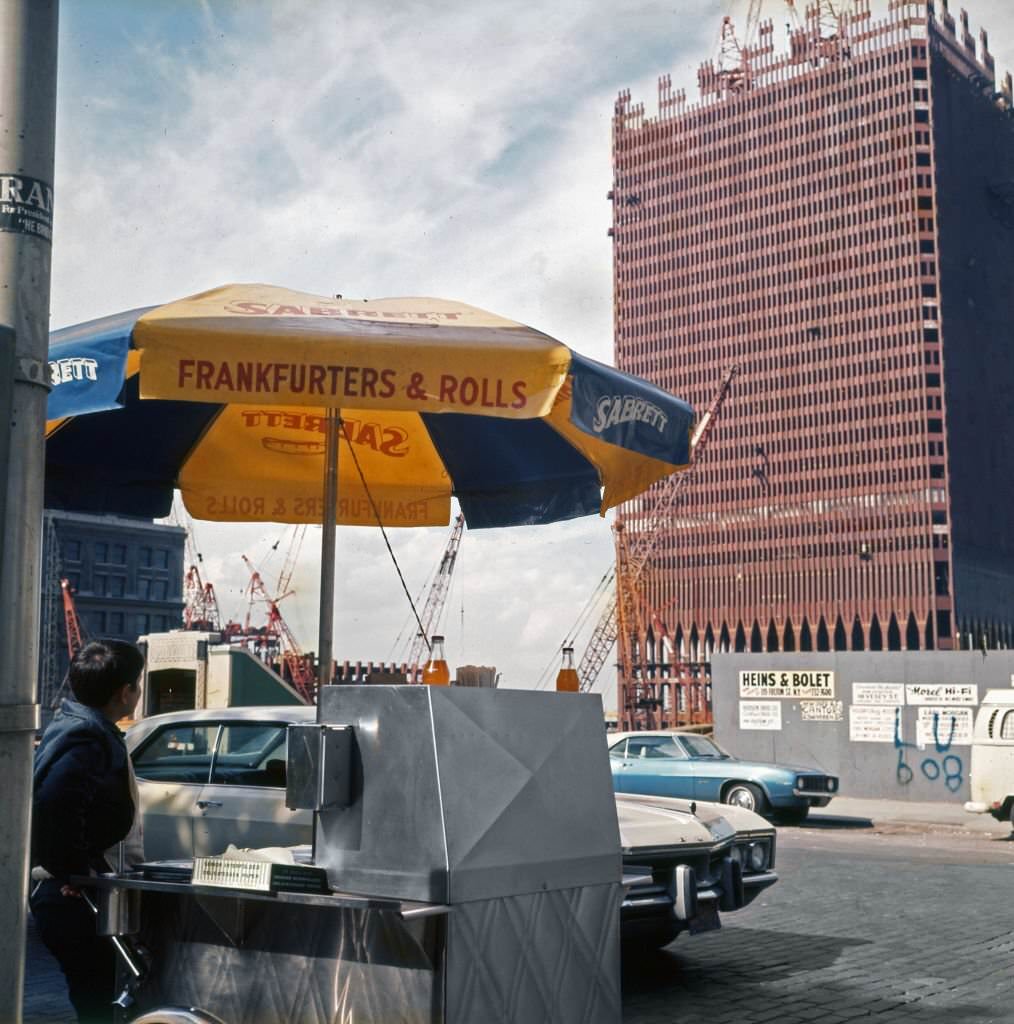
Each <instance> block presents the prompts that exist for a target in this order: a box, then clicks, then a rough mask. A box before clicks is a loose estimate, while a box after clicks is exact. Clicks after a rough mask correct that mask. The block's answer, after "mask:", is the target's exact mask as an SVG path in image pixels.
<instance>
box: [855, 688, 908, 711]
mask: <svg viewBox="0 0 1014 1024" xmlns="http://www.w3.org/2000/svg"><path fill="white" fill-rule="evenodd" d="M852 703H853V704H860V705H863V706H869V705H880V706H882V707H883V706H884V705H890V706H891V707H892V708H894V707H897V706H898V705H899V704H904V703H905V684H904V683H853V684H852Z"/></svg>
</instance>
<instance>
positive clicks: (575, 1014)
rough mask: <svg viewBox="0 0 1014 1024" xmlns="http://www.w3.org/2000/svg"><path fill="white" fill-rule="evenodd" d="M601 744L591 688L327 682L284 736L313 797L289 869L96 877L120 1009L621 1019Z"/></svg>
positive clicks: (262, 1023) (298, 798) (273, 1022)
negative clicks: (564, 690) (303, 851)
mask: <svg viewBox="0 0 1014 1024" xmlns="http://www.w3.org/2000/svg"><path fill="white" fill-rule="evenodd" d="M603 739H604V737H603V718H602V709H601V703H600V700H599V698H598V697H597V696H594V695H590V694H557V693H548V694H547V693H534V692H528V691H511V690H495V689H472V688H456V687H429V686H329V687H325V688H324V689H323V690H322V692H321V696H320V702H319V707H318V714H317V721H316V723H314V724H308V725H299V726H291V727H290V732H289V742H288V753H287V758H288V765H287V767H288V772H287V803H288V804H289V806H291V807H309V808H312V809H313V810H314V811H315V815H314V842H313V847H312V855H308V856H307V858H306V861H307V863H306V864H304V865H297V866H296V867H291V868H287V867H271V866H264V867H263V868H258V866H257V865H253V864H247V863H245V862H244V861H242V860H238V861H227V860H213V861H198V862H196V865H195V869H194V872H193V874H192V875H190V873H189V871H190V866H189V865H181V864H178V863H176V864H164V865H159V864H151V865H146V866H145V867H144V868H143V869H142V870H140V871H135V872H129V873H128V872H122V873H119V874H117V875H112V876H106V877H103V878H100V879H98V880H96V886H97V888H98V889H99V895H100V899H99V908H100V911H101V914H100V917H101V919H102V924H103V928H104V930H105V931H106V932H107V933H108V934H111V935H117V936H118V942H119V944H120V946H121V951H122V964H121V980H122V985H123V995H122V997H121V999H120V1003H121V1004H122V1006H123V1010H122V1017H121V1019H122V1020H140V1021H144V1022H148V1024H151V1022H156V1021H159V1022H165V1024H171V1022H175V1021H187V1020H189V1021H203V1020H208V1021H221V1022H224V1024H280V1022H287V1021H291V1022H300V1024H303V1022H307V1024H324V1022H327V1024H339V1022H340V1024H379V1022H383V1024H392V1022H399V1024H401V1022H404V1024H416V1022H418V1024H423V1022H441V1024H444V1022H446V1024H495V1022H502V1024H529V1022H552V1024H572V1022H573V1024H607V1022H608V1024H617V1022H618V1021H619V1020H620V984H619V967H620V949H619V910H620V903H621V900H622V882H621V879H622V861H621V851H620V840H619V830H618V827H617V819H616V805H615V800H614V796H613V788H612V783H611V779H610V772H609V766H608V761H607V756H606V747H605V743H604V742H603ZM228 886H239V887H236V888H229V887H228ZM128 965H129V966H128Z"/></svg>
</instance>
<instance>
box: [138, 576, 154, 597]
mask: <svg viewBox="0 0 1014 1024" xmlns="http://www.w3.org/2000/svg"><path fill="white" fill-rule="evenodd" d="M137 596H138V597H139V598H140V599H141V600H142V601H148V600H150V598H151V580H150V579H148V577H147V576H139V577H138V578H137Z"/></svg>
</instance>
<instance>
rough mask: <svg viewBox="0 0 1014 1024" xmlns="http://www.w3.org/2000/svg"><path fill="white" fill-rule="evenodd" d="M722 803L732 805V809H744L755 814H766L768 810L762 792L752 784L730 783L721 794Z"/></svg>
mask: <svg viewBox="0 0 1014 1024" xmlns="http://www.w3.org/2000/svg"><path fill="white" fill-rule="evenodd" d="M722 803H723V804H732V805H733V806H734V807H744V808H746V810H748V811H755V812H756V813H757V814H766V813H767V809H768V802H767V798H766V797H765V796H764V792H763V790H762V789H761V788H760V786H755V785H754V784H753V783H752V782H732V783H730V784H729V785H728V786H726V787H725V790H724V791H723V793H722Z"/></svg>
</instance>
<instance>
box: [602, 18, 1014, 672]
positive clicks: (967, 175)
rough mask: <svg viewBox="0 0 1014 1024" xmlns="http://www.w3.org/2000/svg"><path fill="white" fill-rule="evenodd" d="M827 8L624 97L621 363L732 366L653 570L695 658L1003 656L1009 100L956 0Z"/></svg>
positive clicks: (1012, 88) (1008, 633)
mask: <svg viewBox="0 0 1014 1024" xmlns="http://www.w3.org/2000/svg"><path fill="white" fill-rule="evenodd" d="M801 4H802V0H797V6H800V7H801ZM801 13H802V11H801ZM815 13H816V15H817V18H816V22H817V26H818V29H817V33H818V34H819V36H820V41H819V45H817V46H816V47H814V46H813V45H812V43H813V42H814V41H815V40H814V14H815ZM828 13H831V12H830V8H829V7H828V5H827V4H824V5H820V6H817V7H816V8H815V5H813V4H812V3H811V4H810V5H809V7H808V9H807V12H806V25H805V27H803V28H802V29H795V30H791V29H790V40H789V42H790V45H789V46H788V48H786V49H779V50H777V51H776V50H774V49H772V50H770V51H768V50H767V49H766V48H765V47H759V48H758V49H756V50H754V51H752V53H751V72H752V80H751V87H750V88H749V89H748V90H746V91H744V92H742V93H740V94H737V95H734V96H729V95H723V94H722V93H721V92H720V90H719V88H718V85H717V83H716V82H715V76H716V75H717V71H716V69H715V67H714V63H713V61H712V62H709V65H710V66H709V67H707V68H705V69H702V75H701V79H702V81H703V82H705V83H709V84H710V91H708V90H703V91H702V95H701V96H700V97H693V98H692V99H691V98H689V97H688V96H687V95H686V93H685V92H684V91H681V90H676V89H674V88H673V87H672V84H671V81H670V79H669V78H668V76H663V77H662V78H661V79H660V81H659V90H658V97H659V104H658V111H657V114H655V113H654V112H651V113H649V112H646V110H645V106H644V104H642V103H639V102H636V101H634V100H632V99H631V96H630V94H629V92H622V93H621V94H620V96H619V98H618V101H617V103H616V107H615V116H614V122H613V181H612V187H611V189H610V191H609V193H608V197H609V198H610V199H611V200H612V202H613V216H612V224H611V227H610V236H611V237H612V239H613V252H614V309H615V317H616V330H615V337H616V363H617V365H618V366H619V367H621V368H622V369H625V370H627V371H629V372H632V373H637V374H640V375H642V376H646V377H648V378H649V379H651V380H653V381H654V382H655V383H656V384H658V385H659V386H660V387H664V388H666V389H667V390H670V391H674V392H676V393H678V394H681V395H684V396H685V397H686V398H687V399H688V400H689V401H691V402H699V401H701V400H702V397H703V394H702V392H705V391H706V388H707V382H708V381H709V380H710V379H711V377H712V375H713V374H714V373H715V372H716V371H717V369H718V368H719V367H720V366H723V365H728V363H729V362H733V361H734V362H737V363H739V364H740V365H741V366H742V367H743V374H744V376H743V381H742V387H741V388H739V387H738V388H737V401H736V403H735V408H734V409H730V410H729V414H728V415H727V416H726V417H724V418H723V422H722V424H721V426H720V429H719V434H718V437H717V438H716V440H720V441H721V442H722V443H721V445H720V446H718V445H716V446H715V450H713V451H712V453H711V456H710V457H709V459H708V462H707V465H706V466H704V467H702V471H699V472H697V473H696V474H695V477H694V479H693V481H692V483H691V485H690V486H689V487H688V489H687V491H686V493H685V494H684V496H683V503H682V508H681V513H680V522H679V523H678V524H673V528H672V529H670V530H667V531H666V532H667V537H666V538H665V544H666V547H665V549H664V550H665V558H664V560H659V561H658V563H657V564H656V565H655V566H653V567H652V568H651V570H650V572H649V573H648V578H646V579H644V580H643V581H642V591H644V592H645V593H646V594H648V595H649V603H650V605H652V606H654V607H657V608H665V609H668V608H669V607H673V608H674V609H675V610H674V611H673V612H671V613H669V612H667V613H666V615H665V617H666V618H667V619H668V621H669V625H670V627H671V629H672V633H673V643H674V645H676V646H678V647H679V648H680V649H682V650H683V651H685V652H686V656H687V657H688V658H689V659H692V660H694V661H699V662H702V663H708V662H710V660H711V658H712V655H713V654H714V653H715V652H726V651H736V652H752V653H756V654H758V655H762V654H767V653H771V652H782V651H785V652H795V651H800V652H807V651H814V652H820V651H845V650H848V651H881V650H883V651H899V650H950V649H953V648H955V647H957V646H960V647H962V648H968V647H970V646H971V647H975V648H978V647H980V645H981V644H982V643H983V642H985V643H986V644H987V646H988V647H996V646H1012V645H1014V599H1012V597H1011V595H1012V594H1014V587H1012V580H1014V568H1012V566H1014V555H1012V552H1014V527H1011V525H1010V517H1009V515H1007V510H1008V509H1009V508H1010V506H1011V503H1012V501H1014V484H1012V483H1011V481H1012V480H1014V452H1012V449H1011V446H1010V445H1009V443H1008V440H1009V437H1010V431H1011V426H1010V424H1011V414H1010V403H1009V395H1008V394H1007V390H1009V389H1008V388H1007V387H1006V384H1005V382H1006V381H1009V380H1010V379H1011V373H1012V372H1014V341H1012V339H1014V321H1012V319H1011V318H1010V316H1009V315H1007V313H1008V307H1009V301H1007V300H1008V299H1009V296H1010V294H1011V292H1012V288H1014V232H1012V231H1011V227H1010V225H1011V223H1014V217H1012V215H1011V209H1012V205H1014V204H1012V203H1011V201H1010V196H1011V195H1012V194H1014V189H1012V188H1011V186H1010V181H1011V177H1012V176H1011V172H1010V167H1011V166H1012V162H1014V126H1012V120H1014V115H1012V113H1011V111H1012V108H1014V85H1012V82H1011V78H1010V76H1009V75H1008V76H1003V77H1002V78H998V76H997V74H996V67H995V61H994V58H993V55H992V54H991V52H990V49H989V41H988V37H987V33H986V32H985V31H984V30H983V31H980V32H979V33H978V38H976V36H975V35H974V34H973V31H972V29H971V27H970V26H969V24H968V19H967V15H966V14H965V13H964V12H961V14H960V16H958V17H955V16H954V15H952V14H951V13H950V10H949V5H948V4H947V3H946V2H944V0H936V3H928V2H925V0H921V2H916V0H904V2H903V0H890V3H889V4H888V5H887V14H886V16H881V17H874V15H873V13H872V11H871V5H870V3H869V0H853V3H852V4H851V5H850V6H849V8H848V10H846V9H845V8H843V7H842V6H841V5H839V4H837V3H836V4H835V5H834V12H833V13H835V14H836V15H837V16H838V20H837V28H836V29H835V30H834V31H833V32H832V28H831V25H830V22H829V21H828V20H827V18H826V17H825V19H824V21H823V22H821V20H820V15H821V14H824V15H827V14H828ZM955 13H957V12H955ZM764 27H765V26H762V32H761V34H762V37H763V34H764V32H763V29H764ZM797 40H801V41H802V43H803V45H802V47H801V48H800V47H799V46H797ZM808 40H809V42H808ZM677 535H678V536H677ZM983 638H985V641H984V640H983Z"/></svg>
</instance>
